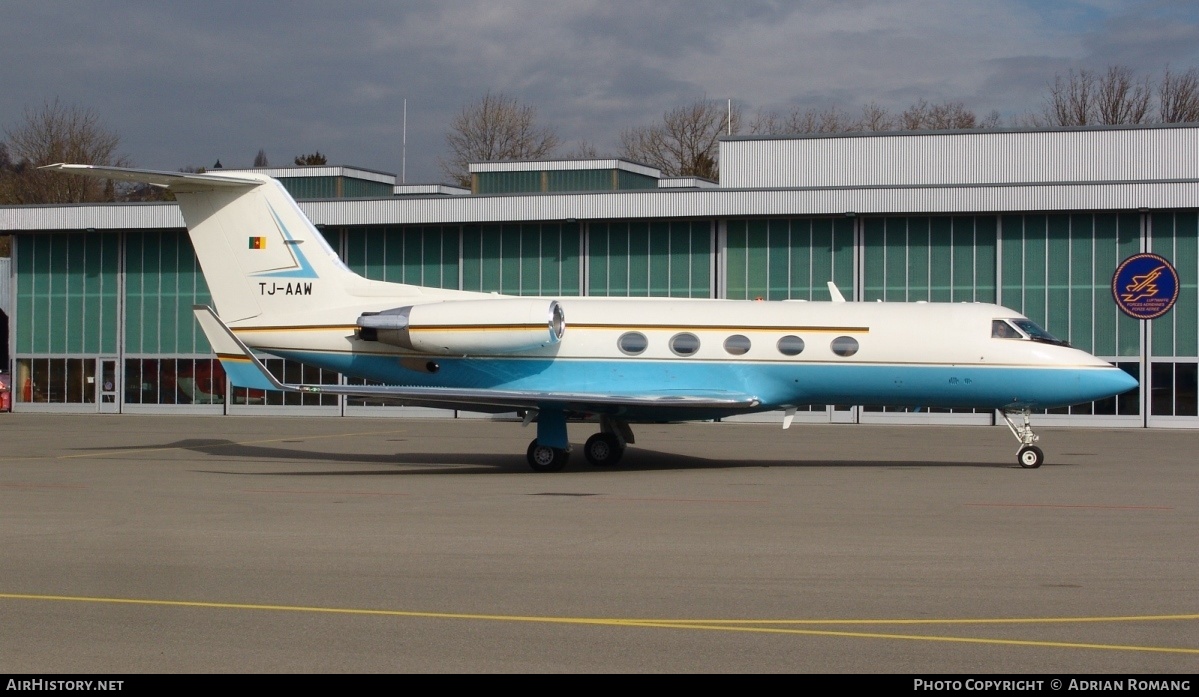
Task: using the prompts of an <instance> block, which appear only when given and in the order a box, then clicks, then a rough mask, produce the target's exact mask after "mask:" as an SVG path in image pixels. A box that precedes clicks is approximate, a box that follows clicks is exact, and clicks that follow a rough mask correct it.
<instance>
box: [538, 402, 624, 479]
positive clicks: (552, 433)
mask: <svg viewBox="0 0 1199 697" xmlns="http://www.w3.org/2000/svg"><path fill="white" fill-rule="evenodd" d="M530 418H531V416H529V415H527V416H526V417H525V422H526V423H528V421H529V420H530ZM632 442H633V430H632V429H631V428H629V424H628V423H627V422H625V421H621V420H619V419H613V418H610V417H607V416H603V417H600V432H599V433H597V434H595V435H593V436H591V437H590V438H588V439H587V442H586V443H585V444H583V457H585V458H587V462H590V463H591V464H592V465H594V466H595V467H612V466H614V465H615V464H616V463H618V462H620V459H621V458H622V457H624V450H625V446H626V445H627V444H628V443H632ZM525 456H526V458H527V459H528V461H529V467H532V468H533V471H534V472H561V471H562V469H563V468H565V467H566V462H567V460H569V459H570V444H569V443H568V442H567V441H566V419H565V415H563V414H560V413H559V414H554V413H547V412H546V411H544V410H543V411H542V412H541V413H540V414H538V415H537V437H536V438H534V439H533V442H531V443H529V450H528V452H527V453H525Z"/></svg>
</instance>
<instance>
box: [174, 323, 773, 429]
mask: <svg viewBox="0 0 1199 697" xmlns="http://www.w3.org/2000/svg"><path fill="white" fill-rule="evenodd" d="M192 310H193V312H194V313H195V316H196V320H197V321H198V322H199V323H200V327H201V328H202V329H203V330H204V334H205V335H206V336H207V337H208V341H209V343H210V344H211V345H212V348H213V350H214V351H215V352H216V355H217V358H218V359H219V360H220V361H221V365H222V366H223V367H224V368H225V374H226V375H228V377H229V380H230V381H231V382H232V383H233V384H234V385H236V386H238V387H245V388H249V389H252V390H282V391H284V392H306V393H309V394H330V395H350V396H355V397H373V398H382V399H393V400H399V401H402V402H404V403H406V404H410V405H420V406H432V407H443V408H448V409H464V410H466V411H472V410H473V411H512V410H517V409H544V408H547V407H551V406H552V407H557V408H562V409H565V410H567V411H578V412H595V411H601V412H602V411H610V410H616V409H620V408H635V409H644V410H653V411H658V410H663V411H666V410H677V409H713V410H722V411H731V412H736V411H741V410H745V411H749V410H752V409H754V408H755V407H757V406H758V405H759V404H760V403H761V400H759V399H758V398H757V397H755V396H753V395H749V394H744V393H738V392H728V391H720V390H708V391H704V392H694V391H686V392H684V391H678V392H656V393H648V394H646V393H636V394H620V393H615V392H614V393H598V392H586V393H580V392H540V391H533V390H504V389H482V388H462V387H416V386H405V385H306V384H285V383H282V382H280V381H279V380H278V379H277V378H276V377H275V376H274V375H272V374H271V373H270V371H268V370H267V369H266V366H264V365H263V364H262V361H260V360H258V358H257V357H256V356H254V354H253V353H252V352H251V351H250V349H249V348H248V347H247V346H246V345H245V343H243V342H242V340H241V339H239V338H237V336H236V335H235V334H234V333H233V332H232V330H230V329H229V327H228V326H227V325H226V324H225V323H224V322H222V321H221V319H220V317H217V315H216V312H215V311H214V310H213V309H212V308H211V307H209V306H207V305H195V306H193V308H192Z"/></svg>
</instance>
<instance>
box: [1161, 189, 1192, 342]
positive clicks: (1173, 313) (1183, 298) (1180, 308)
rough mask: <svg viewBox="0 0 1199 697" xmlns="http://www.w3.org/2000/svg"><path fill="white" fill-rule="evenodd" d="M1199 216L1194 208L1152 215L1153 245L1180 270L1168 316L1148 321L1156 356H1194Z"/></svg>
mask: <svg viewBox="0 0 1199 697" xmlns="http://www.w3.org/2000/svg"><path fill="white" fill-rule="evenodd" d="M1197 218H1199V216H1197V214H1196V213H1195V212H1193V211H1179V212H1171V213H1156V214H1154V216H1153V220H1152V223H1151V226H1152V246H1151V249H1152V251H1153V252H1154V253H1155V254H1160V255H1161V256H1163V257H1165V258H1166V259H1168V260H1169V261H1170V263H1171V264H1172V265H1173V266H1174V269H1175V270H1176V271H1177V272H1178V281H1179V283H1178V299H1177V301H1176V302H1175V304H1174V307H1173V308H1172V309H1171V310H1170V311H1169V312H1167V313H1166V314H1165V315H1162V316H1161V317H1158V318H1156V319H1153V320H1150V321H1149V327H1150V330H1151V331H1152V332H1153V355H1154V356H1162V357H1172V356H1177V357H1184V358H1192V357H1195V355H1196V352H1197V350H1199V347H1197V346H1196V343H1197V340H1196V339H1197V337H1196V331H1197V326H1199V309H1197V305H1199V303H1197V298H1196V291H1197V289H1196V276H1197V274H1199V258H1197V256H1199V252H1197V250H1196V247H1197V245H1199V220H1197Z"/></svg>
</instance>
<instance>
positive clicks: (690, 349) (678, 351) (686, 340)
mask: <svg viewBox="0 0 1199 697" xmlns="http://www.w3.org/2000/svg"><path fill="white" fill-rule="evenodd" d="M670 350H671V351H674V353H675V355H676V356H690V355H693V354H694V353H695V352H696V351H698V350H699V337H698V336H696V335H694V334H691V333H689V332H683V333H682V334H675V335H674V336H672V337H670Z"/></svg>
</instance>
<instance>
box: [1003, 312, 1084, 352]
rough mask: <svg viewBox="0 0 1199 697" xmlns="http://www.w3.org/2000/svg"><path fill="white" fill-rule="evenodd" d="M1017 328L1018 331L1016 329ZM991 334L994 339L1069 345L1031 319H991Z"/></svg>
mask: <svg viewBox="0 0 1199 697" xmlns="http://www.w3.org/2000/svg"><path fill="white" fill-rule="evenodd" d="M1017 329H1019V330H1020V331H1016V330H1017ZM991 336H992V337H994V338H996V339H1028V340H1031V341H1040V342H1042V343H1046V344H1055V345H1057V346H1069V345H1070V344H1068V343H1066V342H1065V341H1062V340H1061V339H1059V338H1057V337H1056V336H1054V335H1052V334H1050V333H1049V332H1047V331H1045V330H1044V329H1041V327H1039V326H1038V325H1037V323H1036V322H1034V321H1032V320H1031V319H1024V318H1019V319H997V320H992V321H991Z"/></svg>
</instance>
